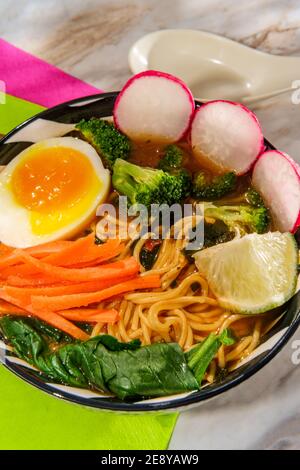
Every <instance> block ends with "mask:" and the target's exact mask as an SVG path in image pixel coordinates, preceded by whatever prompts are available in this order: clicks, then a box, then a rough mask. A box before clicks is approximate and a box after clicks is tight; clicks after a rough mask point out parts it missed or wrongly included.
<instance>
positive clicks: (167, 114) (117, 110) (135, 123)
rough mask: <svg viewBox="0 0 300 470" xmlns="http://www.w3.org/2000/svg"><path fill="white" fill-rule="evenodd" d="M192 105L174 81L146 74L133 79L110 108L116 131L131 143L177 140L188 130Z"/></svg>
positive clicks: (151, 72) (180, 84) (187, 92)
mask: <svg viewBox="0 0 300 470" xmlns="http://www.w3.org/2000/svg"><path fill="white" fill-rule="evenodd" d="M194 109H195V103H194V99H193V95H192V93H191V91H190V90H189V89H188V88H187V86H186V85H185V84H184V83H183V82H182V81H181V80H179V79H178V78H176V77H173V75H169V74H167V73H162V72H157V71H155V70H148V71H146V72H142V73H139V74H137V75H134V76H133V77H132V78H130V79H129V80H128V82H127V83H126V85H125V86H124V87H123V89H122V90H121V91H120V93H119V95H118V98H117V100H116V102H115V105H114V110H113V116H114V122H115V125H116V127H117V128H118V129H119V130H120V131H122V132H123V133H124V134H126V135H128V136H129V137H131V138H132V139H136V140H142V139H149V138H151V139H153V140H159V141H164V142H176V141H178V140H180V139H181V138H182V137H183V136H184V135H185V134H186V132H187V130H188V129H189V126H190V123H191V119H192V116H193V113H194Z"/></svg>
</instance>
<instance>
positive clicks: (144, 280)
mask: <svg viewBox="0 0 300 470" xmlns="http://www.w3.org/2000/svg"><path fill="white" fill-rule="evenodd" d="M157 287H160V277H159V276H158V275H156V274H152V275H148V276H144V277H136V278H134V279H131V280H129V281H124V282H121V283H120V284H116V285H114V286H112V287H107V288H106V289H103V290H100V291H97V292H90V293H83V294H70V295H61V296H53V297H46V296H43V295H41V296H35V295H33V296H32V297H31V302H32V306H33V307H34V309H37V310H46V311H57V310H63V309H67V308H74V307H82V306H86V305H89V304H93V303H95V302H102V301H103V300H106V299H109V298H111V297H114V296H115V295H120V294H124V293H125V292H129V291H134V290H136V289H154V288H157ZM0 296H1V295H0Z"/></svg>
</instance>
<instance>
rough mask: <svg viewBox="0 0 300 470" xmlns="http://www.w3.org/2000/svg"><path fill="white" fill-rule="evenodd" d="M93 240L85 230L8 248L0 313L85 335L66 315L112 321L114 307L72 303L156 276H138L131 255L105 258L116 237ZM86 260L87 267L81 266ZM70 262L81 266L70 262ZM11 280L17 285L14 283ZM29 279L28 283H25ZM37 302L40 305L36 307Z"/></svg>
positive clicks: (116, 245)
mask: <svg viewBox="0 0 300 470" xmlns="http://www.w3.org/2000/svg"><path fill="white" fill-rule="evenodd" d="M94 241H95V236H94V233H91V234H89V235H87V236H85V237H82V238H79V239H77V240H76V241H74V242H65V243H61V242H51V243H49V244H47V245H44V246H42V247H40V248H38V247H34V248H32V249H31V248H30V249H25V250H21V249H15V250H12V251H9V252H8V254H7V255H5V256H4V257H3V262H2V264H1V269H0V274H1V279H2V288H1V289H0V298H1V299H2V301H1V303H0V315H4V314H5V313H8V312H9V313H11V314H12V315H16V316H20V315H22V316H32V317H36V318H39V319H41V320H44V321H46V322H48V323H49V324H51V325H53V326H54V327H56V328H60V329H61V330H62V331H64V332H65V333H67V334H69V335H70V336H73V337H75V338H77V339H87V338H88V336H87V334H86V333H85V332H83V331H82V330H81V329H80V328H78V327H77V326H75V325H73V323H71V321H78V322H86V323H99V322H100V323H114V322H116V321H117V320H118V319H119V313H118V311H117V310H115V309H103V308H102V309H99V308H95V307H92V308H75V309H74V308H73V307H82V306H85V305H89V304H91V303H94V302H99V301H100V300H99V301H97V300H96V298H103V299H108V298H110V297H113V296H115V295H117V294H121V293H124V292H127V291H128V290H136V289H139V288H141V289H143V288H152V287H159V286H160V279H159V276H149V277H148V278H141V277H138V272H139V264H138V263H137V261H136V260H135V258H133V257H131V258H130V257H129V258H125V259H124V260H121V261H113V262H110V260H111V259H112V258H115V257H116V256H117V255H119V254H120V252H121V251H122V249H123V245H122V244H121V243H120V241H119V240H108V241H106V242H105V243H103V244H101V245H96V244H95V242H94ZM87 260H88V261H89V267H84V266H83V265H84V263H85V262H86V261H87ZM104 262H105V263H104ZM103 263H104V264H103ZM74 264H76V265H78V266H81V267H80V268H73V266H74ZM12 280H13V281H14V282H12V285H11V281H12ZM16 280H18V282H17V284H18V287H15V286H14V284H15V283H16V282H15V281H16ZM31 283H32V284H33V285H32V287H28V286H27V285H28V284H29V285H30V284H31ZM48 283H50V285H49V286H47V284H48ZM74 296H75V297H74ZM51 299H52V300H51ZM39 302H40V303H41V307H37V305H39ZM68 304H69V306H68ZM52 307H53V308H52ZM54 311H55V312H56V313H54ZM69 320H70V321H69Z"/></svg>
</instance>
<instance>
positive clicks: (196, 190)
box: [192, 171, 237, 201]
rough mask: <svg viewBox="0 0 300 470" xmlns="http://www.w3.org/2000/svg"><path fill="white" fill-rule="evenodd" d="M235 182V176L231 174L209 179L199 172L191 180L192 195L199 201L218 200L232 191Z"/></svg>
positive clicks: (205, 174)
mask: <svg viewBox="0 0 300 470" xmlns="http://www.w3.org/2000/svg"><path fill="white" fill-rule="evenodd" d="M236 180H237V178H236V174H235V173H233V172H229V173H225V174H224V175H219V176H215V177H213V178H209V177H208V176H207V173H205V172H204V171H200V172H198V173H196V175H195V176H194V178H193V184H192V195H193V196H194V197H195V198H196V199H200V200H201V199H206V200H207V199H209V200H211V201H213V200H215V199H220V198H221V197H223V196H225V194H228V193H229V192H230V191H233V190H234V188H235V185H236Z"/></svg>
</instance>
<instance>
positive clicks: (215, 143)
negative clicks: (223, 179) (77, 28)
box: [190, 100, 264, 175]
mask: <svg viewBox="0 0 300 470" xmlns="http://www.w3.org/2000/svg"><path fill="white" fill-rule="evenodd" d="M190 141H191V145H192V148H193V152H194V155H195V157H196V158H197V159H198V160H199V161H200V163H202V164H203V165H207V166H209V167H211V168H213V169H216V170H219V171H223V172H225V171H235V172H236V173H237V174H238V175H242V174H244V173H246V172H247V171H248V170H249V169H250V168H251V166H252V165H253V163H254V162H255V160H256V158H257V157H258V155H259V154H260V153H261V152H262V151H263V150H264V138H263V134H262V130H261V127H260V124H259V122H258V120H257V117H256V116H255V114H253V113H252V111H250V109H248V108H246V107H245V106H243V105H241V104H239V103H234V102H232V101H224V100H216V101H209V102H208V103H205V104H203V105H202V106H200V107H199V108H198V109H197V110H196V112H195V114H194V118H193V121H192V126H191V135H190Z"/></svg>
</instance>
